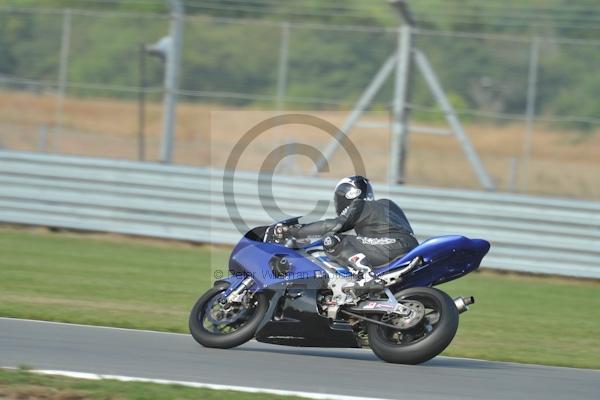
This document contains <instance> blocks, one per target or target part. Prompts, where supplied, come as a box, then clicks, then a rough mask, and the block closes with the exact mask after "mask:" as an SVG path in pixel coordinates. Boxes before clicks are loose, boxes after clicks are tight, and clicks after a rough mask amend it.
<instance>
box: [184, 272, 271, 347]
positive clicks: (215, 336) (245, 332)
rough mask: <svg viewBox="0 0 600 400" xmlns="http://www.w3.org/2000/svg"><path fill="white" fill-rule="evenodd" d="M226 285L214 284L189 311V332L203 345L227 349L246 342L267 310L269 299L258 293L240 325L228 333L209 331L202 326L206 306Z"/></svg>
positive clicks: (225, 288) (251, 336)
mask: <svg viewBox="0 0 600 400" xmlns="http://www.w3.org/2000/svg"><path fill="white" fill-rule="evenodd" d="M228 286H229V285H228V284H226V283H225V284H217V285H215V286H214V287H213V288H211V289H210V290H208V291H207V292H206V293H204V294H203V295H202V296H201V297H200V298H199V299H198V301H196V304H195V305H194V307H193V308H192V311H191V312H190V318H189V328H190V333H191V334H192V337H193V338H194V340H196V342H198V343H200V344H201V345H202V346H204V347H212V348H219V349H229V348H232V347H236V346H239V345H241V344H244V343H246V342H247V341H248V340H250V339H252V338H253V337H254V334H255V333H256V329H257V328H258V325H259V324H260V321H261V320H262V318H263V316H264V315H265V313H266V312H267V308H268V306H269V300H268V298H267V296H266V295H265V294H264V293H258V294H257V295H256V296H255V299H254V300H255V303H254V308H253V309H252V310H251V315H250V316H249V317H248V319H247V320H245V321H244V323H243V325H242V326H240V327H239V328H238V329H236V330H234V331H233V332H230V333H215V332H211V331H209V330H208V329H206V328H205V326H204V319H205V316H206V311H207V310H206V308H207V306H208V305H209V304H210V303H211V302H212V301H213V299H214V298H215V297H217V296H219V295H220V294H221V293H222V292H224V291H225V290H227V287H228Z"/></svg>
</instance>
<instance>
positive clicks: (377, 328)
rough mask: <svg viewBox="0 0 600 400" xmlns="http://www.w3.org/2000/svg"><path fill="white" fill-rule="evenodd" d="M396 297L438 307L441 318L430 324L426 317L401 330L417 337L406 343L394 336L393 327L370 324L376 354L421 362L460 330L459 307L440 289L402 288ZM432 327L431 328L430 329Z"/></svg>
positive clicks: (386, 358) (393, 359)
mask: <svg viewBox="0 0 600 400" xmlns="http://www.w3.org/2000/svg"><path fill="white" fill-rule="evenodd" d="M395 297H396V298H397V299H399V300H400V299H414V300H418V301H421V302H423V303H424V304H425V303H427V304H425V306H426V308H430V309H433V308H437V310H438V312H439V318H438V320H437V322H435V324H429V322H428V321H429V320H425V319H424V320H423V322H421V323H419V325H417V326H415V327H414V328H411V329H408V330H405V331H400V332H402V334H403V335H406V336H408V335H411V336H414V337H415V338H416V339H415V340H414V341H412V342H411V341H410V340H407V342H406V343H402V342H401V341H395V340H393V339H392V338H391V336H392V335H394V332H395V331H394V330H393V329H391V328H386V327H384V326H381V325H377V324H369V326H368V329H367V332H368V336H369V345H370V346H371V349H372V350H373V352H374V353H375V354H376V355H377V357H379V358H381V359H382V360H384V361H386V362H390V363H397V364H420V363H422V362H425V361H427V360H430V359H432V358H433V357H435V356H437V355H438V354H440V353H441V352H442V351H444V349H445V348H446V347H448V345H449V344H450V342H452V339H453V338H454V335H455V334H456V330H457V329H458V310H457V308H456V306H455V304H454V301H453V300H452V298H450V296H448V295H447V294H446V293H444V292H442V291H441V290H438V289H434V288H429V287H415V288H410V289H407V290H403V291H401V292H398V293H396V295H395ZM432 315H433V314H432ZM427 324H429V325H428V326H427ZM429 329H431V330H430V331H428V330H429ZM411 336H409V337H411Z"/></svg>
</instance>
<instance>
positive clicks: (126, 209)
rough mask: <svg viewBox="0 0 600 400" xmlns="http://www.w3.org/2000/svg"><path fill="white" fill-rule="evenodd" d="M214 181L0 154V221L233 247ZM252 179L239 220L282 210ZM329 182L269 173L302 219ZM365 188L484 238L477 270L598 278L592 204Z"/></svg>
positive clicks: (239, 201) (279, 197)
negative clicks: (486, 248)
mask: <svg viewBox="0 0 600 400" xmlns="http://www.w3.org/2000/svg"><path fill="white" fill-rule="evenodd" d="M223 179H224V173H223V171H221V170H214V169H210V168H192V167H183V166H166V165H160V164H150V163H138V162H130V161H116V160H108V159H95V158H83V157H71V156H56V155H47V154H37V153H21V152H12V151H2V150H0V222H6V223H17V224H28V225H45V226H52V227H62V228H71V229H82V230H92V231H106V232H117V233H124V234H133V235H143V236H152V237H160V238H171V239H180V240H188V241H195V242H208V243H215V244H233V243H235V242H236V241H237V240H238V239H239V237H240V236H241V234H240V233H239V232H238V230H237V229H236V227H235V223H236V222H237V223H240V222H241V221H239V220H236V219H234V220H232V218H231V217H230V216H229V214H228V210H227V208H226V206H225V204H226V202H228V203H229V204H231V201H232V199H231V198H229V197H228V196H224V194H223ZM257 182H258V175H257V174H256V173H249V172H237V173H236V174H235V179H234V189H235V190H234V193H235V202H236V205H237V208H238V211H239V214H240V215H241V216H242V218H243V219H244V221H245V223H246V224H247V225H249V226H255V225H261V224H266V223H270V222H271V221H273V219H274V218H279V217H281V216H282V215H281V214H280V213H277V212H276V211H275V205H274V204H273V201H264V203H265V204H263V203H261V200H260V199H259V195H258V185H257ZM334 184H335V181H332V180H326V179H314V178H301V177H283V176H274V177H273V186H272V190H273V194H274V198H275V199H276V204H277V205H278V206H279V207H281V208H282V209H283V210H284V211H285V212H287V213H288V214H290V215H305V214H308V213H309V212H310V211H311V210H312V209H313V208H314V207H315V204H316V202H317V201H318V200H319V199H321V200H322V199H325V200H328V199H330V198H331V192H332V188H333V186H334ZM375 191H376V194H377V196H378V197H388V198H391V199H393V200H394V201H396V202H398V204H399V205H400V206H401V207H402V208H403V209H404V210H405V212H406V214H407V215H408V217H409V219H410V221H411V223H412V225H413V228H414V229H415V232H416V233H417V235H418V237H419V238H420V239H424V238H426V237H431V236H439V235H445V234H462V235H465V236H468V237H480V238H485V239H487V240H490V241H491V242H492V250H491V251H490V254H489V255H488V256H487V257H486V258H485V260H484V267H492V268H498V269H506V270H515V271H524V272H532V273H547V274H558V275H567V276H579V277H588V278H600V203H597V202H588V201H579V200H563V199H549V198H539V197H533V196H522V195H512V194H498V193H486V192H474V191H465V190H442V189H423V188H411V187H405V186H386V185H375ZM328 211H329V215H333V210H332V209H329V210H328Z"/></svg>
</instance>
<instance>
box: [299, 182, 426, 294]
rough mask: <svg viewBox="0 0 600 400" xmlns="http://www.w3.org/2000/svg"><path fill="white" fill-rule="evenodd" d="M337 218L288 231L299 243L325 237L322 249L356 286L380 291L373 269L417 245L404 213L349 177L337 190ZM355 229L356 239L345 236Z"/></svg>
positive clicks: (367, 185)
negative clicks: (349, 273) (377, 197)
mask: <svg viewBox="0 0 600 400" xmlns="http://www.w3.org/2000/svg"><path fill="white" fill-rule="evenodd" d="M334 203H335V211H336V213H337V217H336V218H331V219H325V220H322V221H317V222H313V223H310V224H306V225H300V224H299V225H295V226H291V227H289V228H288V231H289V233H290V234H291V235H292V236H294V237H296V238H299V239H302V238H310V237H318V238H321V237H324V240H323V246H324V247H325V250H326V251H327V252H328V253H329V254H330V255H331V256H332V258H333V259H334V260H336V261H337V262H339V263H340V264H342V265H346V266H348V268H349V269H350V271H351V272H352V273H353V274H354V275H355V276H356V277H357V281H356V283H355V286H357V287H363V288H364V289H379V288H382V287H383V283H382V282H381V281H380V280H378V279H376V278H375V276H374V274H373V272H372V267H373V266H378V265H382V264H385V263H389V262H390V261H392V260H393V259H395V258H397V257H399V256H400V255H403V254H405V253H407V252H408V251H410V250H412V249H413V248H414V247H416V246H417V245H418V242H417V240H416V239H415V236H414V234H413V230H412V228H411V226H410V223H409V222H408V219H407V218H406V216H405V215H404V212H403V211H402V210H401V209H400V207H398V206H397V205H396V203H394V202H393V201H391V200H388V199H380V200H375V199H374V196H373V188H372V187H371V184H370V183H369V181H368V180H367V178H364V177H362V176H350V177H347V178H344V179H342V180H341V181H339V182H338V183H337V185H336V186H335V193H334ZM352 229H354V231H355V233H356V235H342V234H340V233H342V232H348V231H350V230H352Z"/></svg>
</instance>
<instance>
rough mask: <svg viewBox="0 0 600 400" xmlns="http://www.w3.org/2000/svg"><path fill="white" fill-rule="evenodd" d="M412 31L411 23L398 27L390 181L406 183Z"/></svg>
mask: <svg viewBox="0 0 600 400" xmlns="http://www.w3.org/2000/svg"><path fill="white" fill-rule="evenodd" d="M411 53H412V32H411V27H410V26H409V25H403V26H402V27H400V28H398V49H397V56H396V72H395V86H394V101H393V107H392V108H393V120H392V129H391V134H392V137H391V144H390V161H389V183H392V184H393V183H404V180H405V175H406V171H405V168H406V145H407V136H408V114H409V111H410V110H409V108H408V105H407V103H408V92H409V85H410V68H411V62H412V61H411V60H412V54H411Z"/></svg>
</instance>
